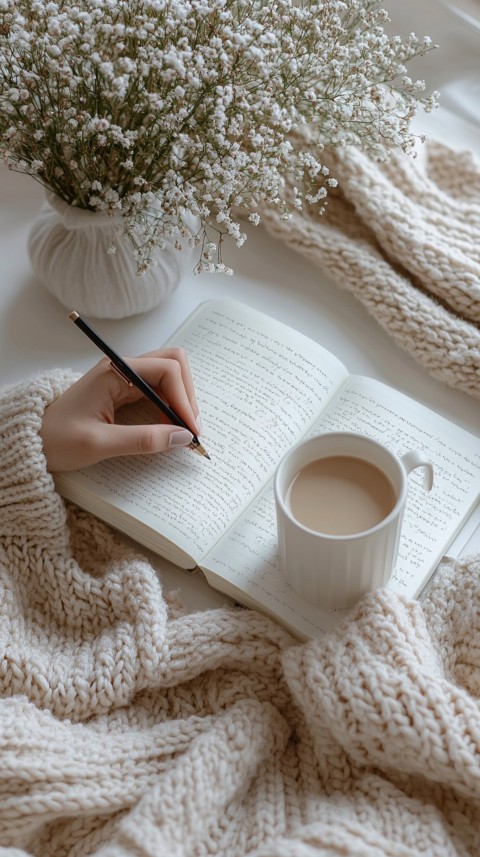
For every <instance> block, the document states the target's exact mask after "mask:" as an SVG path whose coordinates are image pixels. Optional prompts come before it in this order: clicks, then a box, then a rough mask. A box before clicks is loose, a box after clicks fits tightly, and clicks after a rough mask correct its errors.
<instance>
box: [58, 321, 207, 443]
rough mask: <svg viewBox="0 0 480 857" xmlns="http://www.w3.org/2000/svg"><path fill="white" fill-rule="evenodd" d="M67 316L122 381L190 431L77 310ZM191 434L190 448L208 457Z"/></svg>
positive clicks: (178, 424)
mask: <svg viewBox="0 0 480 857" xmlns="http://www.w3.org/2000/svg"><path fill="white" fill-rule="evenodd" d="M69 318H71V319H72V321H73V322H74V323H75V324H76V325H77V327H79V328H80V330H81V331H83V333H85V334H86V336H88V338H89V339H90V340H91V341H92V342H93V343H94V345H96V346H97V348H99V349H100V351H103V353H104V354H106V356H107V357H108V358H109V359H110V363H111V365H112V367H113V368H114V369H115V370H116V371H117V372H118V374H119V375H121V377H122V378H123V379H124V381H126V382H127V384H130V385H132V386H134V387H136V388H137V390H140V392H141V393H143V395H144V396H146V397H147V399H150V401H151V402H153V404H154V405H156V406H157V407H158V408H160V410H161V411H162V413H163V414H164V415H165V416H166V417H168V419H169V420H170V422H171V423H172V424H173V425H174V426H181V427H182V428H186V429H188V431H192V430H191V428H190V426H188V425H187V424H186V422H185V421H184V420H182V418H181V417H180V416H179V415H178V414H177V413H176V412H175V411H174V410H173V409H172V408H170V407H169V406H168V405H167V403H166V402H164V401H163V399H161V398H160V396H159V395H158V394H157V393H156V392H155V390H153V389H152V387H150V385H149V384H147V382H146V381H145V380H144V379H143V378H142V377H141V376H140V375H139V374H138V373H137V372H135V370H134V369H132V367H131V366H129V365H128V363H126V362H125V360H123V359H122V358H121V357H120V355H119V354H117V352H116V351H114V350H113V348H112V347H111V346H110V345H107V343H106V342H104V341H103V339H102V338H101V337H100V336H99V335H98V333H96V331H95V330H93V328H92V327H90V325H89V324H87V322H86V321H84V320H83V318H81V317H80V316H79V314H78V312H76V311H75V310H73V311H72V312H71V313H70V315H69ZM192 434H193V438H192V442H191V443H190V444H189V447H190V449H193V451H194V452H198V454H199V455H203V457H204V458H208V459H210V456H209V454H208V452H207V451H206V449H205V447H204V446H202V444H201V443H200V441H199V439H198V437H197V435H196V434H195V433H194V432H192Z"/></svg>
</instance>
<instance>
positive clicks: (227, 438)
mask: <svg viewBox="0 0 480 857" xmlns="http://www.w3.org/2000/svg"><path fill="white" fill-rule="evenodd" d="M282 331H283V329H282ZM282 331H281V332H277V330H276V328H275V327H274V326H273V327H272V328H271V329H270V328H269V327H266V328H265V327H264V326H262V327H259V329H257V328H256V327H255V325H254V324H252V323H251V322H249V321H248V316H247V318H246V319H242V318H241V317H240V318H239V317H237V313H236V312H234V313H232V314H230V315H229V314H228V313H226V312H220V311H218V309H214V308H211V307H207V308H206V309H205V311H204V312H203V313H202V314H201V315H200V316H197V319H196V321H195V323H194V324H193V325H192V326H191V327H188V328H186V329H185V333H184V335H183V336H182V337H181V338H179V339H178V340H177V343H176V344H178V345H182V346H183V347H184V348H186V350H187V353H188V358H189V362H190V365H191V367H192V372H193V376H194V379H195V387H196V391H197V395H198V399H199V403H200V410H201V414H202V421H203V424H204V427H205V434H204V436H203V437H202V441H203V442H204V445H205V447H206V448H207V450H208V452H209V454H210V456H211V461H208V462H207V461H205V460H202V459H200V458H199V457H198V456H196V455H195V454H194V453H192V452H190V451H185V450H182V451H180V452H177V453H175V454H174V455H167V456H161V455H159V456H148V457H146V458H145V457H143V458H142V457H141V456H137V457H129V458H122V459H115V460H112V461H107V462H103V463H102V464H100V465H96V466H95V467H94V468H90V469H89V470H87V471H85V475H86V478H87V479H88V480H90V481H93V482H95V483H96V486H97V487H98V489H100V487H101V485H102V484H108V485H109V490H110V493H111V494H114V495H115V501H116V502H117V503H119V504H121V505H122V506H123V507H124V508H125V509H126V510H127V511H128V510H129V509H130V510H131V511H132V514H135V515H136V516H138V517H141V519H142V520H143V521H145V523H147V524H148V525H150V526H152V527H154V528H155V527H158V528H159V529H160V530H161V531H162V532H165V535H167V536H168V537H170V538H172V540H174V541H177V543H178V544H179V545H180V546H181V547H183V548H184V549H186V550H187V551H189V552H190V553H192V554H193V555H195V556H196V557H197V558H198V559H199V558H200V557H201V555H202V554H203V553H204V552H206V550H208V548H209V547H210V546H211V545H212V544H213V543H214V542H215V541H216V540H217V539H218V538H219V536H220V535H221V533H222V532H223V531H224V530H225V529H226V527H227V526H228V525H229V524H230V523H231V521H232V520H233V519H234V517H235V515H236V514H238V512H239V511H240V510H241V509H242V508H244V507H245V506H246V505H247V503H248V501H249V500H251V498H252V496H253V495H254V494H255V493H256V492H257V491H258V490H259V489H260V487H261V486H262V484H263V483H264V482H265V481H266V479H267V478H268V476H269V475H270V474H271V473H272V472H273V470H274V468H275V466H276V463H277V462H278V460H279V457H280V456H281V455H282V454H283V453H284V452H286V451H287V449H288V448H289V447H290V446H291V445H292V444H293V443H295V442H296V441H297V440H298V439H299V438H300V437H301V436H302V434H303V433H304V432H305V429H306V428H307V426H308V425H310V424H311V423H312V421H313V419H314V417H315V415H316V414H318V412H319V409H320V406H321V403H322V401H324V400H325V399H326V398H327V397H328V395H329V394H330V392H331V390H332V387H333V385H334V383H335V382H337V383H338V382H339V381H340V380H341V379H342V375H341V371H340V369H339V368H338V364H337V362H336V361H335V360H334V358H333V359H332V361H331V363H330V365H329V361H328V358H325V360H322V359H321V356H323V355H322V354H321V353H322V352H323V349H321V348H320V347H319V346H315V345H314V344H309V345H308V346H307V345H305V347H304V348H303V349H302V350H299V346H298V343H297V344H295V334H294V333H293V332H292V333H291V334H289V333H285V334H284V335H282ZM325 354H326V352H325ZM322 363H323V364H326V366H327V368H323V366H322V365H320V364H322ZM169 533H170V535H169Z"/></svg>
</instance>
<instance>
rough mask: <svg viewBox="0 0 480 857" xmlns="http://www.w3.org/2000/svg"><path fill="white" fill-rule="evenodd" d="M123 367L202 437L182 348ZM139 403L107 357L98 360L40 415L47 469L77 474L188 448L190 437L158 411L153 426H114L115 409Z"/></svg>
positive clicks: (136, 394) (134, 391) (135, 392)
mask: <svg viewBox="0 0 480 857" xmlns="http://www.w3.org/2000/svg"><path fill="white" fill-rule="evenodd" d="M127 362H128V364H129V365H130V366H131V367H132V369H134V370H135V371H136V372H137V373H138V374H139V375H140V376H141V377H142V378H144V380H145V381H146V382H147V383H148V384H149V385H150V387H153V389H154V390H155V391H156V392H157V393H158V394H159V395H160V396H161V398H162V399H164V400H165V401H166V402H167V403H168V405H169V406H170V407H171V408H172V409H173V410H174V411H175V412H176V413H177V414H178V415H179V416H180V417H182V419H183V420H184V421H185V423H186V424H187V425H188V426H191V428H192V432H194V433H195V434H197V435H199V434H200V433H201V426H200V425H199V417H198V406H197V403H196V399H195V390H194V386H193V380H192V375H191V372H190V368H189V365H188V360H187V355H186V353H185V351H184V350H183V349H182V348H163V349H161V350H160V351H152V352H150V353H148V354H144V355H142V356H141V357H135V358H132V359H128V360H127ZM142 398H143V396H142V393H141V392H140V391H139V390H137V388H136V387H130V386H129V385H128V384H127V383H126V382H125V381H124V380H123V378H121V377H120V375H119V374H118V373H117V372H116V371H115V370H114V369H113V368H112V366H111V365H110V362H109V360H108V359H107V358H104V359H103V360H101V361H100V363H98V364H97V365H96V366H94V368H93V369H91V370H90V371H89V372H87V373H86V375H84V376H83V377H82V378H80V379H79V380H78V381H77V382H76V383H75V384H73V385H72V386H71V387H70V388H69V389H68V390H66V391H65V393H63V394H62V395H61V396H59V398H58V399H56V400H55V401H54V402H52V404H51V405H49V406H48V408H46V410H45V414H44V417H43V423H42V430H41V437H42V440H43V449H44V452H45V456H46V459H47V464H48V469H49V470H52V471H62V470H77V469H78V468H81V467H87V466H88V465H89V464H94V463H95V462H97V461H101V460H102V459H104V458H111V457H113V456H117V455H135V454H137V453H138V454H144V453H152V452H167V451H168V450H171V449H175V448H176V447H178V446H188V444H189V443H190V441H191V440H192V437H193V435H192V432H189V431H187V430H186V429H182V428H179V427H178V426H173V425H172V424H171V423H170V422H169V421H168V420H167V418H166V417H164V415H163V414H162V412H161V411H160V409H158V424H153V425H127V426H123V425H115V424H114V420H115V411H116V410H117V409H118V408H120V407H121V406H122V405H126V404H128V403H130V402H136V401H138V400H139V399H142ZM152 407H153V406H152Z"/></svg>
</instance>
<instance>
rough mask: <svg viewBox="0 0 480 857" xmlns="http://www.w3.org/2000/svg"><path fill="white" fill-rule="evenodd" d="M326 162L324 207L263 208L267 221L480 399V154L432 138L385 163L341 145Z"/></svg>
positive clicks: (412, 348) (434, 366)
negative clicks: (284, 214)
mask: <svg viewBox="0 0 480 857" xmlns="http://www.w3.org/2000/svg"><path fill="white" fill-rule="evenodd" d="M325 162H326V164H327V165H328V166H329V168H330V170H331V174H332V175H333V176H334V177H335V178H337V179H338V181H339V185H338V188H336V189H330V190H329V193H328V202H327V208H326V212H325V213H324V214H323V215H320V214H318V204H317V205H316V206H315V207H311V208H310V209H308V207H307V208H306V209H305V210H304V211H302V212H300V213H296V214H295V215H294V216H293V218H292V219H291V220H282V218H281V215H280V213H279V209H278V208H277V209H273V210H268V211H264V212H262V220H263V222H264V224H265V226H266V228H267V229H268V230H269V231H270V232H271V233H272V234H273V235H274V236H276V237H277V238H279V239H281V240H283V241H285V242H286V243H287V244H288V245H289V246H290V247H292V248H293V249H294V250H296V251H297V252H299V253H302V254H303V255H305V256H307V257H308V258H309V259H311V260H312V261H313V262H314V263H315V264H318V265H319V266H320V267H321V269H322V271H326V272H327V273H328V274H329V275H330V277H331V278H332V279H333V280H335V282H337V283H338V285H339V286H341V287H342V288H345V289H348V290H349V291H351V292H352V293H353V294H354V295H355V297H356V298H358V300H360V301H361V302H362V304H363V305H364V306H365V307H366V309H367V310H368V312H369V313H371V314H372V315H373V316H374V317H375V319H376V320H377V321H378V322H379V324H380V325H381V326H382V327H383V328H384V330H386V331H387V332H388V333H389V334H390V335H391V336H392V337H393V339H394V340H395V342H396V343H397V344H398V345H399V346H400V347H401V348H404V349H405V350H406V351H408V353H409V354H411V355H412V357H414V358H415V359H416V360H417V361H418V362H419V363H421V364H422V365H423V366H424V367H425V369H427V370H428V371H429V372H430V373H431V374H432V375H433V376H435V377H436V378H438V379H440V380H441V381H443V382H445V383H447V384H450V385H451V386H453V387H456V388H458V389H461V390H464V391H465V392H466V393H469V394H470V395H472V396H475V397H476V398H479V399H480V162H479V161H478V160H477V159H476V158H475V157H474V156H473V155H472V153H471V152H469V151H462V152H459V151H455V150H453V149H451V148H450V147H448V146H446V145H444V144H442V143H438V142H435V141H431V142H429V143H426V144H425V145H424V146H423V147H421V148H419V157H418V158H417V159H416V160H414V159H412V158H409V157H407V156H406V155H403V154H402V153H394V154H393V155H392V157H391V160H390V161H389V162H388V163H383V164H382V163H377V162H374V161H372V160H370V159H369V158H368V157H367V156H366V155H365V154H362V153H361V152H360V151H358V150H356V149H346V150H345V151H340V152H336V153H326V154H325ZM291 194H292V188H287V190H286V195H287V198H288V196H289V195H291ZM292 198H293V197H292Z"/></svg>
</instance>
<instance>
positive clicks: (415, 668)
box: [0, 372, 480, 857]
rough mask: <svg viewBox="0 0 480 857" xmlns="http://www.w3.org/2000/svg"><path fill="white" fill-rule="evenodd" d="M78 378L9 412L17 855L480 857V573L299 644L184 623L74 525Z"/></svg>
mask: <svg viewBox="0 0 480 857" xmlns="http://www.w3.org/2000/svg"><path fill="white" fill-rule="evenodd" d="M71 380H72V378H71V376H70V375H69V374H68V373H66V372H56V373H50V374H46V375H43V376H41V377H39V378H37V379H36V380H34V381H32V382H29V383H25V384H23V385H21V386H19V387H17V388H14V389H10V390H9V391H6V392H4V393H3V395H2V397H1V398H0V438H1V449H0V462H1V469H0V583H1V622H0V637H1V644H0V652H1V669H0V854H1V855H9V857H20V855H24V854H25V853H27V854H31V855H36V857H67V855H68V857H80V855H82V857H84V855H90V854H94V855H96V857H127V855H128V857H164V856H165V857H187V855H188V856H189V857H190V855H192V857H193V855H199V857H200V855H207V854H209V855H212V854H217V855H220V857H240V855H255V857H314V855H315V857H327V855H328V857H346V855H351V857H420V855H425V857H426V856H427V855H428V857H447V855H448V857H453V855H457V857H460V855H461V857H464V855H471V857H474V855H478V854H479V853H480V703H479V695H480V610H479V604H480V602H479V593H480V575H479V572H480V558H477V559H472V560H471V561H470V562H468V563H465V564H459V565H456V566H454V565H453V564H452V565H451V566H450V565H448V566H446V567H445V568H444V570H443V573H442V574H441V575H439V576H438V579H437V581H436V582H435V585H434V586H433V587H432V589H431V591H430V594H429V595H428V598H427V599H426V600H425V602H424V603H423V605H422V606H420V604H418V603H416V602H407V601H404V600H402V599H400V598H398V597H394V596H392V595H389V594H387V592H385V591H379V592H377V593H376V594H374V595H372V596H370V597H367V598H366V599H365V600H363V601H362V602H361V603H360V604H359V605H358V608H357V609H356V611H355V613H354V616H353V618H352V619H351V621H349V622H348V623H347V624H346V625H345V626H344V627H342V628H341V629H339V630H338V632H336V633H334V634H331V635H329V636H328V637H326V638H325V639H323V640H321V641H316V642H311V643H308V644H306V645H299V644H298V643H296V642H295V641H294V640H292V638H290V637H289V635H288V634H287V633H286V632H284V631H283V630H282V629H281V628H280V627H277V626H276V625H275V624H274V623H272V622H270V621H269V620H267V619H265V618H263V617H262V616H260V615H258V614H256V613H253V612H250V611H243V610H231V609H218V610H211V611H207V612H202V613H196V614H192V615H183V614H182V612H181V609H180V607H179V605H178V604H177V602H176V600H175V599H174V598H170V599H169V598H168V597H166V596H165V595H164V594H163V593H162V589H161V585H160V583H159V580H158V577H157V576H156V574H155V572H154V571H153V569H152V568H151V567H150V565H149V564H148V562H146V560H145V559H143V558H142V556H141V555H140V553H137V552H136V551H135V550H133V549H132V548H131V547H126V546H125V544H124V543H123V542H122V540H121V539H120V537H119V536H118V535H116V534H114V533H113V532H112V531H110V530H109V529H108V528H107V527H106V526H104V525H103V524H101V523H99V522H98V521H96V520H95V519H93V518H92V517H90V516H89V515H87V514H85V513H83V512H81V511H79V510H78V509H76V508H74V507H70V508H68V509H67V510H66V509H65V506H64V504H63V502H62V500H61V499H60V497H59V496H58V495H56V494H55V492H54V487H53V483H52V479H51V477H50V476H49V474H48V473H47V472H46V468H45V460H44V457H43V454H42V447H41V442H40V439H39V435H38V429H39V426H40V423H41V419H42V414H43V410H44V408H45V406H46V405H47V404H48V403H49V402H50V401H52V399H53V398H54V397H55V396H56V395H58V394H59V392H60V391H61V390H62V389H64V388H65V387H66V386H67V385H68V384H69V383H70V382H71Z"/></svg>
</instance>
